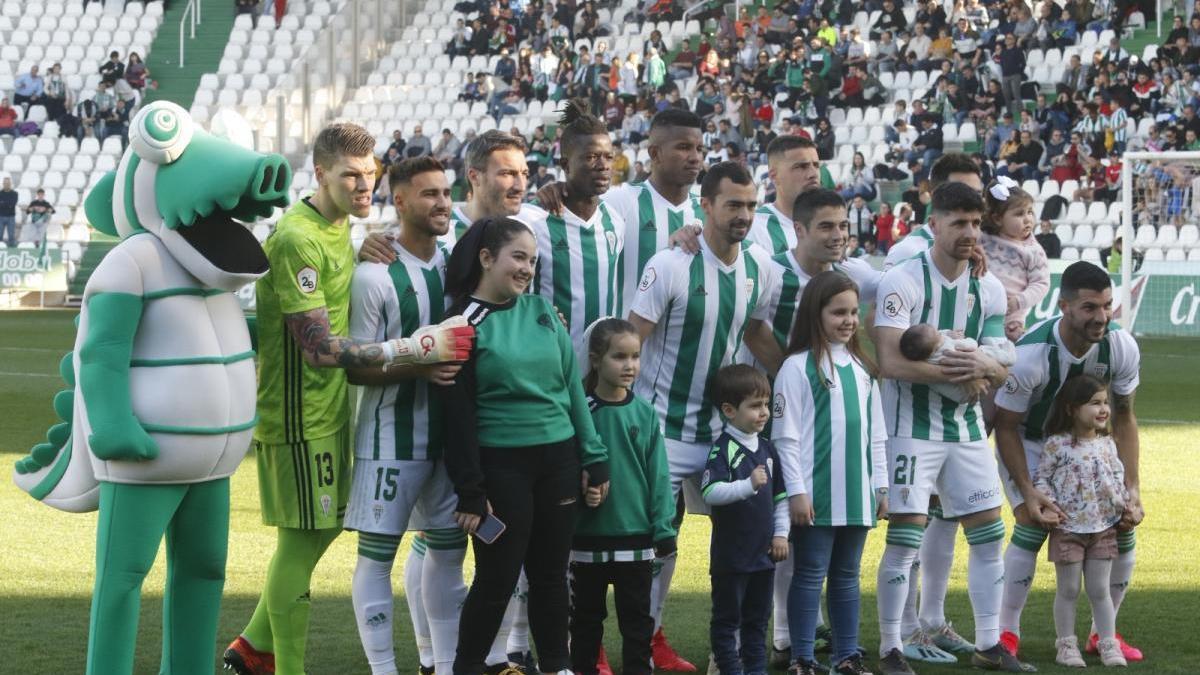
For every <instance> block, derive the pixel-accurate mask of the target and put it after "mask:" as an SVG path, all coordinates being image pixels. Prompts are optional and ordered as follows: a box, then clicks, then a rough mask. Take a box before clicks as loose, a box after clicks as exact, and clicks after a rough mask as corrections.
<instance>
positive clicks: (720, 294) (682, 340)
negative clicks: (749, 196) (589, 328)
mask: <svg viewBox="0 0 1200 675" xmlns="http://www.w3.org/2000/svg"><path fill="white" fill-rule="evenodd" d="M778 283H779V272H778V268H777V267H776V266H775V265H774V264H772V263H771V260H770V258H769V257H767V252H766V251H764V250H762V248H760V247H758V246H753V245H751V246H746V247H742V248H741V249H740V250H739V252H738V258H737V260H736V261H735V262H734V263H733V264H732V265H725V264H724V263H722V262H721V261H720V260H718V259H717V257H716V256H715V255H714V254H713V252H712V250H711V249H710V248H709V247H708V244H707V243H706V242H705V241H704V238H703V237H701V238H700V253H699V254H696V255H692V254H689V253H684V252H683V251H680V250H675V249H668V250H665V251H661V252H659V253H658V254H656V255H655V256H654V257H653V258H651V259H650V262H649V263H647V265H646V269H645V271H643V272H642V280H641V282H639V283H638V286H637V291H636V292H635V293H634V296H633V300H632V301H631V303H630V313H631V314H637V315H638V316H640V317H642V318H643V319H646V320H647V321H650V322H653V323H655V324H657V326H656V327H655V329H654V332H653V333H652V334H651V335H650V337H649V338H647V339H646V341H645V342H644V343H643V344H642V371H641V373H640V374H639V375H638V380H637V384H636V385H635V386H634V391H635V393H636V394H637V395H638V396H640V397H642V398H644V399H646V400H647V401H649V402H650V404H651V405H653V406H654V408H655V410H657V411H658V414H659V415H660V416H661V417H662V418H663V421H664V423H665V436H666V437H667V438H669V439H673V440H677V441H684V442H688V443H711V442H712V440H713V439H714V438H716V437H717V436H719V435H720V433H721V416H720V415H719V414H718V412H717V410H716V409H715V407H714V406H713V405H712V402H711V401H710V400H709V398H708V396H706V390H705V388H706V385H707V384H708V380H709V378H711V377H712V376H713V375H714V374H715V373H716V372H717V370H718V369H719V368H721V367H722V366H727V365H729V364H731V363H733V362H734V356H735V355H736V354H737V351H738V347H739V345H741V344H742V336H743V335H744V333H745V331H746V325H747V324H748V323H749V322H750V321H751V320H752V319H758V320H765V319H766V317H767V310H768V300H769V298H770V297H771V294H772V293H774V292H775V285H776V284H778Z"/></svg>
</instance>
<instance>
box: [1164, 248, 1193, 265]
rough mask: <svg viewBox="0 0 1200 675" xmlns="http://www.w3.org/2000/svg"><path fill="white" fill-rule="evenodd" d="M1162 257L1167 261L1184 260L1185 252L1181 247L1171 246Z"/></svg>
mask: <svg viewBox="0 0 1200 675" xmlns="http://www.w3.org/2000/svg"><path fill="white" fill-rule="evenodd" d="M1163 259H1164V260H1166V261H1167V262H1184V261H1185V260H1187V254H1186V253H1184V250H1183V249H1181V248H1172V249H1168V250H1167V254H1166V256H1165V257H1164V258H1163Z"/></svg>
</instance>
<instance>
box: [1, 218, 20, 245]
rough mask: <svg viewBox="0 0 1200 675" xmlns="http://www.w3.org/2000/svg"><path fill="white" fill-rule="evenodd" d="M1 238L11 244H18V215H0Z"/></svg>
mask: <svg viewBox="0 0 1200 675" xmlns="http://www.w3.org/2000/svg"><path fill="white" fill-rule="evenodd" d="M0 240H3V241H4V242H5V243H7V244H8V245H9V246H16V245H17V218H16V216H0Z"/></svg>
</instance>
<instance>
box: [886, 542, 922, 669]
mask: <svg viewBox="0 0 1200 675" xmlns="http://www.w3.org/2000/svg"><path fill="white" fill-rule="evenodd" d="M914 527H915V526H914ZM895 529H896V526H894V525H889V526H888V535H889V537H890V536H891V534H892V531H893V530H895ZM916 532H917V533H918V535H917V536H919V532H920V528H919V527H917V530H916ZM911 543H913V544H918V542H916V541H913V542H911ZM918 546H919V544H918ZM918 546H909V545H902V544H892V543H889V544H888V545H887V546H886V547H885V548H884V549H883V560H882V561H880V563H879V573H878V578H877V585H876V588H877V589H878V594H877V595H878V597H877V604H878V611H879V655H880V656H885V655H886V654H887V653H888V652H890V651H891V650H893V649H901V650H903V649H904V643H903V642H902V641H901V636H900V616H901V615H902V614H903V613H904V602H905V599H906V598H907V597H908V585H909V583H910V581H911V580H910V579H909V574H910V573H911V572H912V566H913V561H914V560H916V559H917V550H918Z"/></svg>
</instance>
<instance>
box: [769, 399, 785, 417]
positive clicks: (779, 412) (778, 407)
mask: <svg viewBox="0 0 1200 675" xmlns="http://www.w3.org/2000/svg"><path fill="white" fill-rule="evenodd" d="M785 408H787V399H785V398H784V397H783V394H775V401H774V402H773V403H772V405H771V416H772V417H775V418H780V417H783V411H784V409H785Z"/></svg>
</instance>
